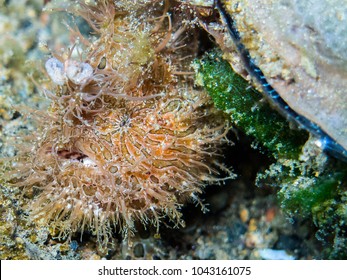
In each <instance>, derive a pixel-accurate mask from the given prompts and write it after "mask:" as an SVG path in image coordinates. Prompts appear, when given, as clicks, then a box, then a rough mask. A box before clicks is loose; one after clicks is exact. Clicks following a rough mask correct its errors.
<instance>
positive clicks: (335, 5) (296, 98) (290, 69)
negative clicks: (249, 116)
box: [217, 0, 347, 159]
mask: <svg viewBox="0 0 347 280" xmlns="http://www.w3.org/2000/svg"><path fill="white" fill-rule="evenodd" d="M217 8H219V10H220V13H221V15H222V17H223V18H224V21H225V22H226V24H227V26H228V27H229V32H225V33H224V37H225V38H224V39H223V40H222V43H221V40H219V42H220V43H221V45H222V48H223V49H224V51H226V52H228V54H227V55H226V58H227V59H228V60H229V61H230V63H231V65H232V66H233V68H234V70H236V71H237V72H239V73H241V74H242V73H244V70H245V69H246V70H247V72H248V73H249V74H250V76H252V78H253V80H255V81H256V82H258V84H260V86H259V87H260V89H261V90H262V91H263V92H265V93H270V94H268V95H270V98H272V100H273V101H274V102H273V103H275V104H276V105H278V104H277V103H278V102H277V100H275V99H276V98H277V99H279V100H281V102H282V101H283V102H282V103H283V104H284V105H283V104H282V105H281V104H279V105H280V107H281V106H282V108H281V109H284V110H287V108H288V110H287V115H289V117H290V118H292V119H294V120H296V121H297V122H298V123H299V125H300V126H301V127H303V128H306V129H307V130H308V131H310V132H311V133H313V134H314V135H315V136H317V139H318V140H317V145H318V146H322V148H323V150H327V151H329V152H331V153H332V154H334V155H335V156H337V157H340V158H344V159H346V158H347V152H346V150H347V94H346V88H347V66H346V65H347V64H346V61H347V36H345V34H346V32H347V3H346V1H338V0H322V1H319V2H314V1H310V0H291V1H289V0H282V1H273V0H252V1H250V0H240V1H237V2H236V1H217ZM228 18H229V19H228ZM230 21H232V22H230ZM230 25H233V26H230ZM231 29H234V30H231ZM233 31H234V32H236V33H235V34H234V37H236V38H233V41H234V44H230V35H231V37H233V34H231V33H232V32H233ZM217 41H218V40H217ZM235 43H236V44H235ZM228 45H229V46H228ZM230 45H233V46H234V47H230ZM235 46H236V48H235ZM233 48H234V49H233ZM235 49H236V50H237V51H238V52H235ZM240 51H241V52H240ZM243 51H245V53H242V52H243ZM240 56H241V60H240ZM242 56H245V57H242ZM244 58H246V60H249V61H248V64H250V65H248V67H247V65H244V64H245V61H244V60H245V59H244ZM246 64H247V63H246ZM257 71H260V73H261V74H259V75H258V77H254V76H257V74H256V72H257ZM252 72H253V73H252ZM267 84H269V86H268V87H269V89H267V88H266V86H265V87H264V85H267ZM272 89H273V90H274V91H273V92H275V93H276V94H273V92H271V90H272ZM276 95H278V96H276ZM281 102H279V103H281ZM286 105H288V106H287V107H286ZM285 107H286V108H285Z"/></svg>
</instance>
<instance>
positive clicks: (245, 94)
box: [194, 51, 308, 158]
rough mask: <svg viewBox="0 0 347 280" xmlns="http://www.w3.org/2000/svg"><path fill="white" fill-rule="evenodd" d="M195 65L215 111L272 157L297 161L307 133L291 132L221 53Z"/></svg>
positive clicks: (205, 57)
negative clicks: (224, 115)
mask: <svg viewBox="0 0 347 280" xmlns="http://www.w3.org/2000/svg"><path fill="white" fill-rule="evenodd" d="M194 66H195V69H196V71H197V79H196V81H197V83H198V84H200V85H203V86H204V88H205V89H206V90H207V92H208V93H209V94H210V96H211V97H212V99H213V102H214V104H215V106H216V107H217V108H218V109H220V110H223V111H224V112H226V113H227V114H228V115H230V118H231V122H232V123H233V125H235V126H236V127H238V128H239V129H240V130H242V131H244V132H245V133H246V134H247V135H249V136H252V137H254V139H255V140H256V141H257V142H258V143H260V144H261V145H263V146H264V147H265V148H267V149H268V151H270V152H271V153H272V155H273V156H274V157H275V158H282V157H285V158H298V156H299V154H300V153H301V149H302V146H303V145H304V143H305V142H306V140H307V138H308V134H307V133H306V132H305V131H299V130H293V129H291V128H290V125H289V123H288V122H287V120H286V119H285V118H284V117H282V116H281V115H280V114H279V113H277V112H276V111H274V110H273V109H272V108H271V107H270V105H269V104H268V103H267V102H263V101H262V95H261V94H260V93H259V92H258V91H257V90H255V89H254V88H253V87H251V86H250V85H249V83H248V82H247V81H246V80H244V79H243V78H242V77H241V76H239V75H238V74H236V73H235V72H233V70H232V68H231V66H230V65H229V63H228V62H227V61H225V60H223V59H222V56H221V54H220V52H218V51H212V52H210V53H209V54H207V55H205V56H204V57H203V58H202V59H201V60H198V61H196V63H195V65H194Z"/></svg>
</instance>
